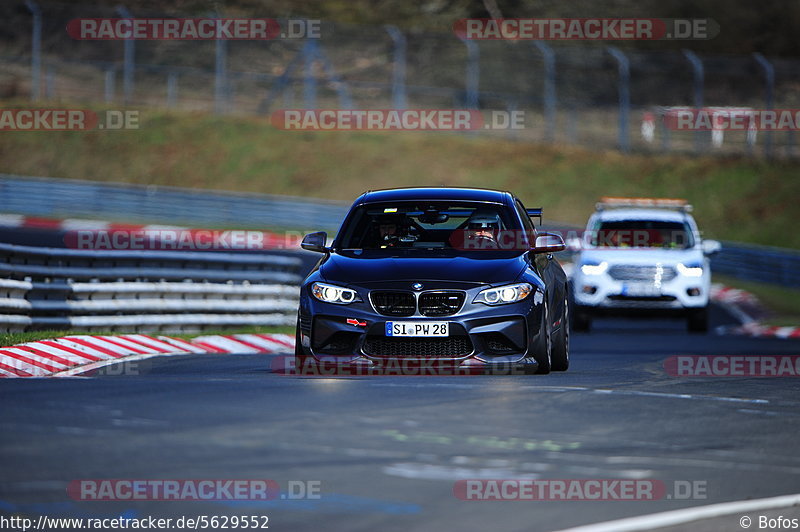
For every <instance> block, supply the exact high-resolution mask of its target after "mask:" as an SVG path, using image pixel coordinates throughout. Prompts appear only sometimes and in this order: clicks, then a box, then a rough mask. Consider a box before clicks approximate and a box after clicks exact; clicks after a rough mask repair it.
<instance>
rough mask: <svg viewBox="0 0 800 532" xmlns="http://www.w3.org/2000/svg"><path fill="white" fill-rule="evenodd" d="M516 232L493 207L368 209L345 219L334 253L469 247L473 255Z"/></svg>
mask: <svg viewBox="0 0 800 532" xmlns="http://www.w3.org/2000/svg"><path fill="white" fill-rule="evenodd" d="M518 229H519V224H518V222H517V220H516V219H515V218H514V217H513V216H512V213H510V212H509V210H508V209H506V208H504V207H503V206H502V205H500V204H495V203H481V202H463V201H462V202H448V201H426V202H392V203H370V204H367V205H362V206H361V207H358V208H357V209H356V210H355V211H354V212H353V213H352V214H351V216H350V217H349V218H348V221H347V224H346V226H345V227H344V228H343V229H342V233H341V235H342V236H341V238H340V239H339V241H338V242H337V243H336V248H337V249H341V250H344V249H364V250H387V251H388V250H397V249H412V250H439V251H441V250H454V249H459V250H463V249H465V248H466V249H469V246H470V245H472V246H474V247H473V249H488V248H489V247H490V246H491V245H492V244H496V243H497V241H498V239H499V237H500V235H501V234H505V232H508V231H516V232H518V231H517V230H518ZM465 235H466V236H465ZM465 243H466V246H465ZM494 249H497V246H496V245H495V246H494Z"/></svg>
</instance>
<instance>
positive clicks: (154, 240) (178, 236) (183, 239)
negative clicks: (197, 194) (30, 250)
mask: <svg viewBox="0 0 800 532" xmlns="http://www.w3.org/2000/svg"><path fill="white" fill-rule="evenodd" d="M0 227H15V228H24V229H40V230H46V231H64V232H65V233H67V235H66V236H65V237H64V239H65V242H66V244H67V247H76V248H79V249H81V248H83V249H91V246H96V247H97V249H104V250H105V249H137V248H128V247H126V246H132V245H133V246H137V245H138V246H142V245H144V244H143V243H148V245H150V246H154V248H155V249H164V250H173V249H178V250H181V249H184V250H191V249H195V248H196V249H198V250H200V251H204V250H208V249H210V247H213V246H211V244H212V240H209V239H210V236H209V235H215V234H216V238H215V239H213V242H215V243H216V245H217V247H219V248H220V249H229V248H233V249H239V248H244V249H297V248H299V246H300V241H299V240H298V238H299V236H300V235H299V234H297V235H295V234H291V233H288V232H287V233H284V234H280V233H273V232H270V231H254V230H248V231H246V233H247V234H246V235H244V233H243V232H240V233H239V234H234V233H236V232H235V231H223V230H220V231H215V230H212V229H204V228H200V229H198V228H189V227H181V226H173V225H152V224H151V225H142V224H126V223H116V222H107V221H103V220H84V219H77V218H68V219H55V218H40V217H36V216H23V215H21V214H2V213H0ZM85 233H108V234H110V235H115V234H117V233H119V234H120V236H121V237H122V239H121V240H120V242H121V243H117V240H116V237H114V236H112V237H111V238H110V239H105V238H99V237H98V238H88V237H90V236H91V235H86V234H85ZM243 235H244V236H243ZM130 239H134V240H135V241H136V242H140V244H134V243H131V242H130ZM115 245H118V246H121V247H119V248H114V246H115ZM84 246H90V247H89V248H84Z"/></svg>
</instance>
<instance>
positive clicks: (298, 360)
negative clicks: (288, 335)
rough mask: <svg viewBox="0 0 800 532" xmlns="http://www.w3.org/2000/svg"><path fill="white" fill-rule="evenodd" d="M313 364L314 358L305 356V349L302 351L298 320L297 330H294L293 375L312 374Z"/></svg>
mask: <svg viewBox="0 0 800 532" xmlns="http://www.w3.org/2000/svg"><path fill="white" fill-rule="evenodd" d="M313 363H314V357H313V356H311V355H307V354H306V352H305V349H303V344H302V343H301V334H300V319H299V318H298V320H297V328H296V329H295V334H294V374H295V375H306V374H309V373H312V364H313Z"/></svg>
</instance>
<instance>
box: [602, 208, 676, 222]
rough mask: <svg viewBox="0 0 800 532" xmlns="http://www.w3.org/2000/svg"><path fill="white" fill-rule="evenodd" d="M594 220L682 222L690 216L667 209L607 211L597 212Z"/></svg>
mask: <svg viewBox="0 0 800 532" xmlns="http://www.w3.org/2000/svg"><path fill="white" fill-rule="evenodd" d="M593 217H594V218H595V219H598V220H603V221H606V220H608V221H623V220H658V221H663V222H683V221H684V220H686V219H687V218H691V215H689V214H687V213H684V212H682V211H674V210H669V209H608V210H602V211H597V212H596V213H595V214H594V216H593Z"/></svg>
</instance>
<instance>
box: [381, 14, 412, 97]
mask: <svg viewBox="0 0 800 532" xmlns="http://www.w3.org/2000/svg"><path fill="white" fill-rule="evenodd" d="M384 28H386V31H387V32H388V33H389V36H390V37H391V38H392V43H393V44H394V50H393V54H392V56H393V57H392V105H393V106H394V108H395V109H405V108H406V107H407V106H408V101H407V97H406V37H405V35H403V33H402V32H401V31H400V30H399V29H397V27H396V26H384Z"/></svg>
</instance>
